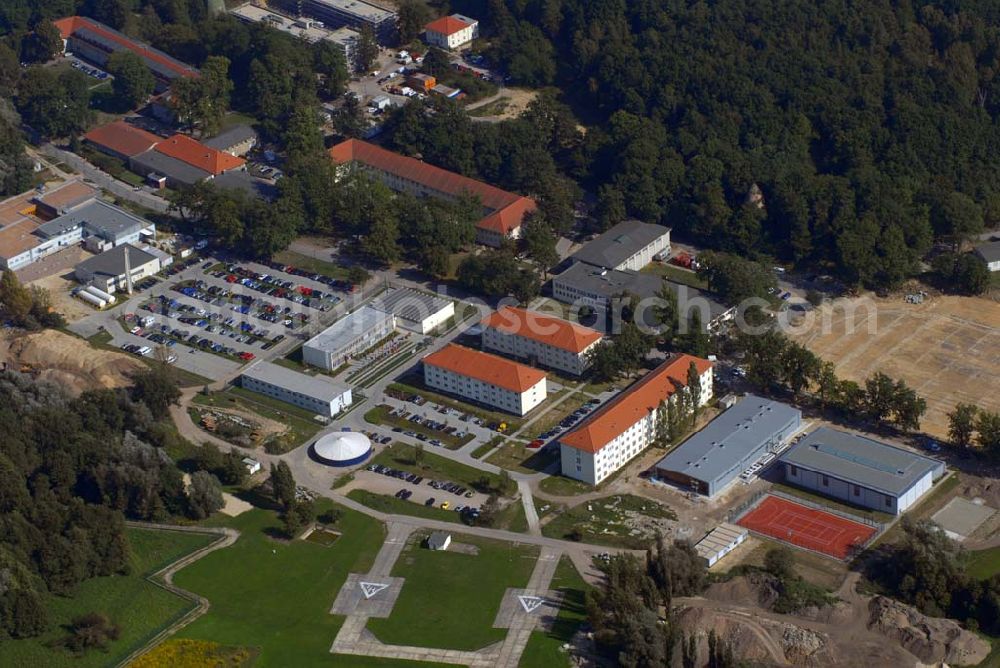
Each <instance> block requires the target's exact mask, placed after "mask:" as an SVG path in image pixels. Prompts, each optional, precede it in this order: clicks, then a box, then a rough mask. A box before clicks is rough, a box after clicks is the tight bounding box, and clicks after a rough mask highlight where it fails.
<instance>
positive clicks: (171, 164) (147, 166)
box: [132, 148, 211, 186]
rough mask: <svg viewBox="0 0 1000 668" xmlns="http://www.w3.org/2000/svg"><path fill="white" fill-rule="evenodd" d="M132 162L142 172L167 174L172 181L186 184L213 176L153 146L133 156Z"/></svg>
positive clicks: (192, 183)
mask: <svg viewBox="0 0 1000 668" xmlns="http://www.w3.org/2000/svg"><path fill="white" fill-rule="evenodd" d="M132 163H133V164H134V165H135V166H136V170H135V171H138V172H139V173H140V174H142V173H153V174H159V175H160V176H166V177H167V178H168V179H170V180H172V181H176V182H178V183H183V184H184V185H189V186H190V185H194V184H196V183H199V182H201V181H204V180H205V179H207V178H208V177H210V176H211V174H209V173H208V172H206V171H205V170H204V169H198V168H197V167H194V166H192V165H189V164H187V163H186V162H184V161H182V160H178V159H177V158H171V157H170V156H169V155H164V154H163V153H160V152H159V151H157V150H156V148H151V149H149V150H148V151H146V152H145V153H140V154H139V155H137V156H134V157H133V158H132Z"/></svg>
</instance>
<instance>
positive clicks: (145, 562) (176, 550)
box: [0, 529, 217, 668]
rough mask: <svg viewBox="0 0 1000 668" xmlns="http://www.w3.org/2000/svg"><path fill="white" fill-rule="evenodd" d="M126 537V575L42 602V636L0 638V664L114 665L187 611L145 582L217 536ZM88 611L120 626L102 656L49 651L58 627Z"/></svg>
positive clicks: (145, 533) (186, 604)
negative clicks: (46, 622) (45, 626)
mask: <svg viewBox="0 0 1000 668" xmlns="http://www.w3.org/2000/svg"><path fill="white" fill-rule="evenodd" d="M126 533H127V535H128V539H129V544H130V545H131V547H132V558H131V564H132V573H131V574H129V575H116V576H110V577H100V578H93V579H90V580H87V581H86V582H84V583H82V584H81V585H80V586H79V588H78V589H77V591H76V592H75V594H74V595H73V596H72V597H68V598H63V597H58V596H49V597H47V598H48V601H47V605H46V607H47V609H48V611H49V619H50V628H49V630H48V632H46V633H44V634H43V635H41V636H39V637H38V638H28V639H24V640H10V639H6V638H5V639H4V641H3V642H0V665H4V666H46V667H47V668H58V667H61V666H67V667H69V666H72V667H73V668H86V667H89V666H107V665H114V664H116V663H117V662H119V661H121V660H122V659H124V658H125V657H126V656H128V654H130V653H131V652H132V651H134V650H136V649H138V648H139V647H141V646H142V645H143V644H144V643H146V642H148V641H149V639H150V638H152V637H153V636H154V635H156V634H157V633H158V632H159V631H160V629H161V628H163V627H164V626H166V625H167V624H169V623H170V622H172V621H173V620H175V619H177V618H178V617H180V616H182V615H184V614H185V613H186V612H187V611H188V610H190V609H191V608H192V607H193V604H192V603H191V602H190V601H187V600H185V599H183V598H180V597H178V596H175V595H174V594H171V593H170V592H168V591H167V590H165V589H162V588H160V587H158V586H156V585H155V584H153V583H152V582H149V581H148V580H146V577H147V576H148V575H150V574H152V573H155V572H156V571H158V570H160V569H161V568H163V567H164V566H166V565H167V564H170V563H172V562H174V561H177V560H178V559H179V558H181V557H182V556H184V555H185V554H188V553H189V552H193V551H194V550H197V549H198V548H201V547H203V546H205V545H208V544H209V543H211V542H212V541H214V540H216V538H217V537H216V536H211V535H206V534H188V533H181V532H175V531H152V530H147V529H127V530H126ZM88 612H102V613H104V614H106V615H108V616H109V617H110V618H111V619H112V621H114V622H115V623H117V624H119V625H120V627H121V637H120V638H119V639H118V640H117V641H115V642H114V643H112V644H111V645H109V647H108V651H107V653H104V652H100V651H92V652H90V653H88V654H85V655H84V656H82V657H76V656H74V655H73V654H71V653H69V652H67V651H65V650H63V649H60V648H58V647H54V646H53V647H50V646H49V645H50V644H53V643H58V642H59V641H60V640H61V639H62V638H63V637H64V636H65V635H66V632H65V631H64V630H63V628H62V627H63V625H66V624H68V623H69V622H70V621H71V620H72V619H73V618H74V617H76V616H78V615H82V614H86V613H88Z"/></svg>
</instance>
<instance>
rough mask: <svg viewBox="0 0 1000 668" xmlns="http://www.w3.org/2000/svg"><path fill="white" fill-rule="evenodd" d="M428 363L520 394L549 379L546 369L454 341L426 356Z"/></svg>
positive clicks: (425, 361) (425, 359)
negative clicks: (546, 375) (546, 376)
mask: <svg viewBox="0 0 1000 668" xmlns="http://www.w3.org/2000/svg"><path fill="white" fill-rule="evenodd" d="M424 364H429V365H431V366H436V367H439V368H441V369H447V370H448V371H451V372H452V373H457V374H460V375H462V376H468V377H469V378H475V379H476V380H479V381H482V382H484V383H489V384H490V385H495V386H496V387H502V388H503V389H505V390H510V391H511V392H518V393H521V392H525V391H527V390H529V389H531V388H532V387H534V386H535V385H537V384H538V383H539V382H540V381H542V380H543V379H544V378H545V372H543V371H539V370H538V369H535V368H534V367H530V366H527V365H525V364H518V363H517V362H512V361H510V360H508V359H504V358H503V357H497V356H496V355H490V354H489V353H484V352H481V351H479V350H473V349H472V348H466V347H464V346H459V345H456V344H454V343H450V344H448V345H447V346H445V347H444V348H442V349H441V350H439V351H437V352H435V353H431V354H430V355H428V356H427V357H425V358H424Z"/></svg>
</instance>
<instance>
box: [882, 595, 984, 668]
mask: <svg viewBox="0 0 1000 668" xmlns="http://www.w3.org/2000/svg"><path fill="white" fill-rule="evenodd" d="M868 612H869V617H868V628H869V629H870V630H872V631H877V632H879V633H881V634H882V635H884V636H886V637H887V638H891V639H892V640H894V641H896V642H897V643H899V644H900V645H901V646H902V647H904V648H905V649H906V650H907V651H908V652H910V653H911V654H913V655H914V656H916V657H917V658H918V659H920V660H921V661H923V662H924V663H939V662H945V663H949V664H952V663H954V664H962V665H975V664H978V663H979V662H980V661H982V660H983V659H985V658H986V655H987V654H989V653H990V646H989V644H988V643H986V642H985V641H984V640H982V639H981V638H980V637H979V636H977V635H975V634H974V633H971V632H969V631H966V630H965V629H963V628H962V627H961V626H959V625H958V622H955V621H953V620H950V619H941V618H938V617H928V616H927V615H925V614H923V613H921V612H918V611H917V610H916V609H914V608H913V607H912V606H909V605H906V604H904V603H900V602H898V601H894V600H892V599H889V598H886V597H884V596H876V597H874V598H873V599H872V600H871V602H870V603H869V604H868Z"/></svg>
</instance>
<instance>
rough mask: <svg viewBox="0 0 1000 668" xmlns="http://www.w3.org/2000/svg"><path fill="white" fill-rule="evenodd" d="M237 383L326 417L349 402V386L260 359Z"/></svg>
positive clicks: (332, 414)
mask: <svg viewBox="0 0 1000 668" xmlns="http://www.w3.org/2000/svg"><path fill="white" fill-rule="evenodd" d="M240 384H241V385H242V386H243V387H244V389H247V390H250V391H251V392H259V393H260V394H264V395H267V396H269V397H273V398H274V399H277V400H278V401H284V402H285V403H288V404H292V405H293V406H298V407H299V408H304V409H305V410H307V411H309V412H311V413H316V414H317V415H322V416H323V417H328V418H330V417H333V416H334V415H336V414H338V413H340V412H341V411H343V410H345V409H346V408H347V407H348V406H350V405H351V402H352V397H351V388H349V387H346V386H343V385H338V384H336V383H334V382H333V381H330V380H327V379H326V378H319V377H317V376H308V375H306V374H304V373H299V372H298V371H293V370H291V369H287V368H285V367H283V366H278V365H277V364H271V363H270V362H259V363H257V364H254V365H253V366H251V367H250V368H249V369H247V370H246V371H244V372H243V375H242V376H241V377H240Z"/></svg>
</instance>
